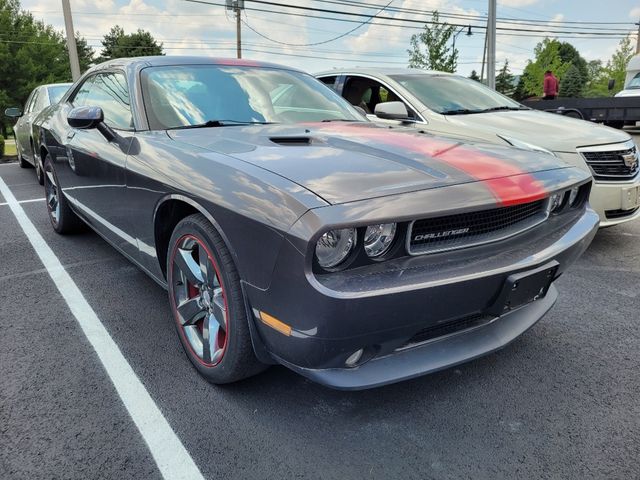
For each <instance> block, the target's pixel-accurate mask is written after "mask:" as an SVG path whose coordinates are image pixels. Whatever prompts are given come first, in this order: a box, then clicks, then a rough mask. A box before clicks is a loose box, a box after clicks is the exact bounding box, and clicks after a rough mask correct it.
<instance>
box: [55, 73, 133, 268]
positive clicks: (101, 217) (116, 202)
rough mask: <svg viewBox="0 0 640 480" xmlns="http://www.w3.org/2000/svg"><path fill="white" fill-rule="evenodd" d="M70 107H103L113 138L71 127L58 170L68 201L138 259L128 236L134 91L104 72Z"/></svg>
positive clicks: (80, 91)
mask: <svg viewBox="0 0 640 480" xmlns="http://www.w3.org/2000/svg"><path fill="white" fill-rule="evenodd" d="M69 102H70V104H71V105H70V107H81V106H91V107H100V108H101V109H102V111H103V113H104V123H105V124H106V125H107V126H108V127H109V131H110V134H109V135H105V134H104V133H103V132H101V131H100V130H99V129H96V128H93V129H76V128H72V127H71V126H69V125H68V123H66V131H65V132H64V133H63V134H64V138H63V142H64V145H65V148H66V151H67V162H66V164H65V166H64V168H59V166H58V165H56V171H57V173H58V175H59V177H61V178H60V183H61V185H62V188H63V191H64V193H65V196H66V197H67V199H68V200H69V202H70V203H71V204H72V205H73V206H74V208H75V210H76V211H78V212H79V213H80V214H81V215H82V216H83V217H84V218H85V219H86V220H87V221H88V222H89V223H90V224H91V225H92V226H93V227H94V228H95V229H96V230H97V231H98V232H99V233H100V234H101V235H102V236H104V237H105V238H107V239H108V240H109V241H110V242H111V243H113V244H114V245H115V246H117V247H118V248H120V249H121V250H122V251H123V252H124V253H126V254H128V255H131V256H134V257H135V255H136V253H137V243H136V241H135V239H133V238H131V237H130V236H129V235H128V233H127V232H128V231H129V229H130V228H129V227H130V225H129V222H128V219H127V209H128V206H127V202H126V200H125V194H126V187H125V184H126V173H125V166H126V158H127V154H128V151H129V147H130V145H131V142H132V141H133V138H134V137H133V135H134V128H133V117H132V114H131V104H130V100H129V88H128V85H127V81H126V76H125V74H124V72H121V71H117V70H114V71H105V72H99V73H96V74H94V75H92V76H90V77H88V78H87V79H86V80H85V81H84V82H83V84H82V85H80V86H79V87H78V88H77V90H76V91H75V92H74V94H72V96H71V97H70V99H69Z"/></svg>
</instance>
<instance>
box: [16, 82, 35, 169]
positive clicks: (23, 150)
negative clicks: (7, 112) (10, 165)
mask: <svg viewBox="0 0 640 480" xmlns="http://www.w3.org/2000/svg"><path fill="white" fill-rule="evenodd" d="M39 91H40V89H39V88H36V89H34V90H33V92H31V95H29V98H28V99H27V102H26V103H25V106H24V111H23V113H22V116H21V117H20V118H19V119H18V121H17V122H16V125H15V127H14V133H15V134H16V148H17V149H18V151H19V152H20V155H21V156H22V157H23V158H24V159H26V160H28V161H30V162H33V158H32V152H31V145H30V142H29V140H30V138H31V136H30V135H31V120H32V117H33V115H34V112H33V109H34V106H35V104H36V102H37V100H38V96H39Z"/></svg>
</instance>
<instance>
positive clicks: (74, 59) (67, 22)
mask: <svg viewBox="0 0 640 480" xmlns="http://www.w3.org/2000/svg"><path fill="white" fill-rule="evenodd" d="M62 13H63V15H64V28H65V29H66V31H67V50H68V51H69V64H70V65H71V78H73V81H74V82H75V81H76V80H78V79H79V78H80V62H79V61H78V47H76V35H75V33H74V30H73V19H72V18H71V5H69V0H62Z"/></svg>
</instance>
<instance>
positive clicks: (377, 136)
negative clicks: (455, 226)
mask: <svg viewBox="0 0 640 480" xmlns="http://www.w3.org/2000/svg"><path fill="white" fill-rule="evenodd" d="M318 127H320V129H321V130H331V131H332V133H338V134H339V133H345V134H346V136H349V135H354V136H360V137H364V138H367V139H371V140H373V141H375V142H378V143H380V144H382V145H389V146H397V147H401V148H404V149H407V150H410V151H412V152H415V153H420V154H423V155H427V156H429V157H431V158H434V159H436V160H439V161H441V162H443V163H446V164H447V165H449V166H451V167H454V168H455V169H457V170H460V171H462V172H464V173H466V174H467V175H469V176H470V177H472V178H473V179H475V180H478V181H481V182H483V183H484V184H485V185H486V186H487V188H489V189H490V190H491V192H492V193H493V195H494V196H495V197H496V200H497V201H498V202H499V203H500V204H501V205H502V206H510V205H517V204H520V203H527V202H533V201H536V200H540V199H542V198H544V197H545V196H546V195H547V192H546V190H545V189H544V187H543V185H542V183H541V182H539V181H538V180H536V178H535V177H534V176H533V175H531V174H530V173H528V172H525V171H524V170H522V169H520V168H519V167H518V166H517V165H514V164H513V163H510V162H508V161H506V160H502V159H500V158H497V157H493V156H491V155H489V154H487V153H484V152H481V151H478V150H474V149H472V148H469V147H466V146H465V145H464V144H462V143H457V142H455V141H452V140H445V139H435V138H430V137H426V136H418V135H416V134H411V133H405V132H399V131H393V132H390V131H388V130H382V129H378V128H371V127H362V126H357V125H345V124H337V123H333V124H322V125H318Z"/></svg>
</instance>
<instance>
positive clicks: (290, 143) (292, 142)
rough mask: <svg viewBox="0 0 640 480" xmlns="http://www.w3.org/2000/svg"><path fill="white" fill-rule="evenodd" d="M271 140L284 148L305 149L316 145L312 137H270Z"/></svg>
mask: <svg viewBox="0 0 640 480" xmlns="http://www.w3.org/2000/svg"><path fill="white" fill-rule="evenodd" d="M269 140H271V141H272V142H273V143H275V144H277V145H282V146H283V147H304V146H309V145H311V144H312V143H315V142H314V141H313V140H312V138H311V137H269Z"/></svg>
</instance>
